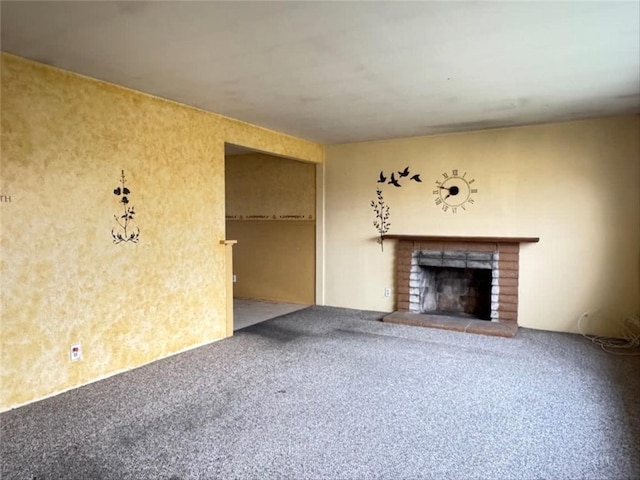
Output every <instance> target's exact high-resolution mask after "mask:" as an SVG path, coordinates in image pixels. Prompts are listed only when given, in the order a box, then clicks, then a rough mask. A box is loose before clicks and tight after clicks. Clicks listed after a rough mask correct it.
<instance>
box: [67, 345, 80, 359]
mask: <svg viewBox="0 0 640 480" xmlns="http://www.w3.org/2000/svg"><path fill="white" fill-rule="evenodd" d="M69 358H70V359H71V361H72V362H77V361H78V360H82V346H81V345H80V344H79V343H74V344H73V345H71V348H70V349H69Z"/></svg>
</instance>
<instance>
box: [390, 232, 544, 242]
mask: <svg viewBox="0 0 640 480" xmlns="http://www.w3.org/2000/svg"><path fill="white" fill-rule="evenodd" d="M382 240H404V241H413V242H475V243H538V242H539V241H540V237H446V236H434V235H396V234H387V235H382Z"/></svg>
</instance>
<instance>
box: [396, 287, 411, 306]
mask: <svg viewBox="0 0 640 480" xmlns="http://www.w3.org/2000/svg"><path fill="white" fill-rule="evenodd" d="M400 302H407V303H409V291H408V289H407V292H406V293H404V292H402V293H401V292H400V291H398V303H400Z"/></svg>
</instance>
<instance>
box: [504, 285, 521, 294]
mask: <svg viewBox="0 0 640 480" xmlns="http://www.w3.org/2000/svg"><path fill="white" fill-rule="evenodd" d="M500 295H516V296H517V295H518V286H517V285H515V286H514V285H500Z"/></svg>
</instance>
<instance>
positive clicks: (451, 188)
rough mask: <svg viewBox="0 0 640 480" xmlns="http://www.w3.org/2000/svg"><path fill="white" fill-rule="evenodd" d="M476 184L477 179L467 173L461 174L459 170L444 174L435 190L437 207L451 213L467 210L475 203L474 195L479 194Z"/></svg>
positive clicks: (437, 181) (437, 182)
mask: <svg viewBox="0 0 640 480" xmlns="http://www.w3.org/2000/svg"><path fill="white" fill-rule="evenodd" d="M474 184H475V179H473V178H471V177H470V176H469V175H468V174H467V172H459V171H458V170H457V169H456V170H451V172H444V173H443V174H442V175H441V176H440V178H438V180H436V188H435V190H433V195H434V196H435V204H436V206H438V207H440V208H442V210H443V211H445V212H451V213H458V212H459V211H460V210H466V209H467V208H468V207H469V205H473V203H475V200H474V199H473V195H474V194H476V193H478V189H477V188H475V185H474Z"/></svg>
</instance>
